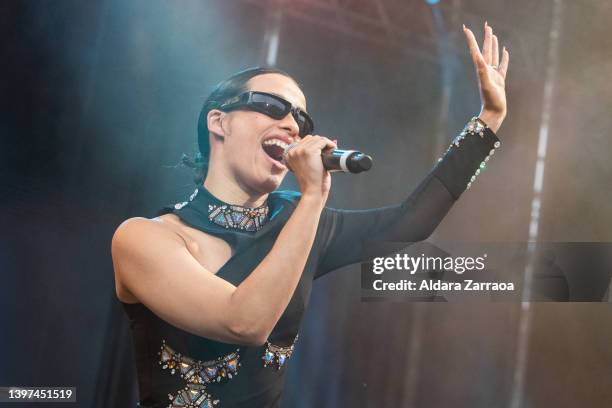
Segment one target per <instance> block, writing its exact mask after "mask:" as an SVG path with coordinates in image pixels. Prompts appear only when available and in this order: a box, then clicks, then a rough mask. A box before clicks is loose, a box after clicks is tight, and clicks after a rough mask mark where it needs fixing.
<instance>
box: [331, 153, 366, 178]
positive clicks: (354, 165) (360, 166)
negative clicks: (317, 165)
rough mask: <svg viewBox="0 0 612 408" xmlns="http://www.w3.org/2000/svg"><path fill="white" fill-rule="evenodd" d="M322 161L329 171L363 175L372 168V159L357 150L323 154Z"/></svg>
mask: <svg viewBox="0 0 612 408" xmlns="http://www.w3.org/2000/svg"><path fill="white" fill-rule="evenodd" d="M321 159H322V160H323V167H325V169H327V170H328V171H342V172H346V173H361V172H362V171H367V170H370V168H371V167H372V158H371V157H370V156H368V155H367V154H363V153H361V152H359V151H357V150H341V149H334V150H331V151H326V152H323V153H321Z"/></svg>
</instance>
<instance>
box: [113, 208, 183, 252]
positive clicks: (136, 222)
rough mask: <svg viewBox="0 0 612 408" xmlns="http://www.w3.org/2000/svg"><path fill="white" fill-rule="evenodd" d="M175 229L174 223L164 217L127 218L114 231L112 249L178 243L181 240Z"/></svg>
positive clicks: (176, 226)
mask: <svg viewBox="0 0 612 408" xmlns="http://www.w3.org/2000/svg"><path fill="white" fill-rule="evenodd" d="M168 215H171V214H168ZM174 217H176V216H174ZM177 218H178V217H177ZM177 228H178V225H177V223H176V221H175V220H173V219H172V218H171V217H167V216H165V215H164V216H161V217H155V218H144V217H134V218H129V219H127V220H125V221H123V222H122V223H121V224H120V225H119V227H117V229H116V230H115V233H114V235H113V248H114V247H116V246H120V247H125V246H133V245H137V246H140V245H139V244H142V245H143V246H144V244H147V245H151V244H153V243H155V242H162V243H163V242H169V241H170V242H176V243H180V242H182V241H183V240H182V239H181V237H180V235H179V234H178V231H177Z"/></svg>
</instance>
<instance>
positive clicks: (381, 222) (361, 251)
mask: <svg viewBox="0 0 612 408" xmlns="http://www.w3.org/2000/svg"><path fill="white" fill-rule="evenodd" d="M497 142H499V139H498V138H497V136H496V135H495V134H494V133H493V132H492V131H491V130H490V129H487V130H485V132H483V137H482V138H481V137H480V136H478V135H466V137H465V138H463V139H461V140H459V141H458V144H459V146H456V145H455V144H452V145H451V146H452V147H451V148H450V149H449V150H448V151H447V152H446V154H445V155H444V158H443V159H442V160H441V161H439V162H438V164H437V165H436V166H435V167H434V168H433V170H432V171H431V172H430V173H429V174H428V175H427V176H426V177H425V178H424V180H423V181H421V183H419V185H418V186H417V188H416V189H415V190H414V191H413V192H412V193H411V194H410V195H409V196H408V197H407V198H406V199H405V200H404V201H402V203H400V204H398V205H394V206H389V207H383V208H375V209H369V210H338V209H330V208H326V209H325V216H324V217H323V219H322V226H321V228H322V229H323V231H328V236H327V237H326V239H325V245H326V248H325V249H324V256H323V259H322V261H321V263H320V265H319V268H318V270H317V273H316V275H315V278H318V277H320V276H322V275H324V274H326V273H328V272H330V271H332V270H334V269H338V268H340V267H342V266H345V265H350V264H353V263H357V262H362V261H365V260H368V259H371V258H372V257H374V256H380V255H383V254H384V249H383V248H381V246H380V244H381V243H383V242H385V241H386V242H405V243H408V244H410V243H414V242H418V241H422V240H425V239H427V238H428V237H429V236H430V235H431V233H432V232H433V231H434V230H435V229H436V227H437V226H438V224H439V223H440V222H441V221H442V219H443V218H444V216H445V215H446V214H447V213H448V211H449V210H450V208H451V207H452V205H453V204H454V203H455V201H456V200H457V199H458V198H459V196H460V195H461V194H462V193H463V191H464V190H465V189H466V188H467V186H468V183H471V178H472V176H474V175H475V174H476V170H477V169H479V168H480V165H481V164H482V163H484V160H485V158H487V156H489V153H490V151H491V150H494V148H495V144H496V143H497ZM489 157H490V156H489ZM487 163H488V159H487Z"/></svg>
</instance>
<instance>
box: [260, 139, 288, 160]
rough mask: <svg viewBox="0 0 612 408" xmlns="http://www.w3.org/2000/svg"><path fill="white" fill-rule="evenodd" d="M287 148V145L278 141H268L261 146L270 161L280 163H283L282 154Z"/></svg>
mask: <svg viewBox="0 0 612 408" xmlns="http://www.w3.org/2000/svg"><path fill="white" fill-rule="evenodd" d="M287 146H288V145H287V143H285V142H283V141H281V140H278V139H268V140H266V141H265V142H263V143H262V145H261V147H262V148H263V150H264V152H266V154H267V155H268V156H270V158H272V160H275V161H277V162H281V163H282V162H283V154H284V153H285V149H286V148H287Z"/></svg>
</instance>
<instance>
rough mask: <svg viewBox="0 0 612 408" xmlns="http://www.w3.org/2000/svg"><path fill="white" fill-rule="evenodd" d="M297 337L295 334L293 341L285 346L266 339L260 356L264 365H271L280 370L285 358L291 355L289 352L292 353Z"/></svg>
mask: <svg viewBox="0 0 612 408" xmlns="http://www.w3.org/2000/svg"><path fill="white" fill-rule="evenodd" d="M298 337H299V335H296V336H295V339H294V340H293V343H292V344H291V345H290V346H285V347H282V346H277V345H275V344H272V343H270V342H269V341H266V351H265V352H264V355H263V357H262V358H261V359H262V360H263V361H264V367H268V366H272V367H276V369H277V370H280V369H281V368H282V367H283V366H284V365H285V363H286V362H287V359H289V358H290V357H291V354H293V348H294V346H295V343H296V342H297V339H298Z"/></svg>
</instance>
